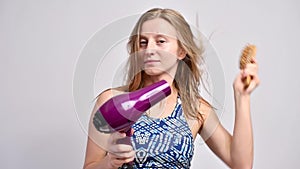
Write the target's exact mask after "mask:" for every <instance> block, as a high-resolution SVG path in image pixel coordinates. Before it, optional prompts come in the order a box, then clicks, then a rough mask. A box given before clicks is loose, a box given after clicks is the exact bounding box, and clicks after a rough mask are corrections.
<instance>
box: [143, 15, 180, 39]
mask: <svg viewBox="0 0 300 169" xmlns="http://www.w3.org/2000/svg"><path fill="white" fill-rule="evenodd" d="M140 34H141V35H144V36H147V35H152V34H154V35H165V36H170V37H173V38H176V37H177V32H176V29H175V28H174V27H173V26H172V25H171V24H170V23H169V22H167V21H166V20H164V19H161V18H155V19H151V20H148V21H145V22H144V23H143V24H142V27H141V32H140Z"/></svg>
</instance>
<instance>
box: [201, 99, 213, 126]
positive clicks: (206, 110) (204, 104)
mask: <svg viewBox="0 0 300 169" xmlns="http://www.w3.org/2000/svg"><path fill="white" fill-rule="evenodd" d="M199 100H200V113H201V115H202V117H203V121H204V122H205V121H206V119H207V117H208V116H209V114H210V113H211V112H212V111H214V108H213V106H212V105H211V104H210V103H209V102H208V101H207V100H205V99H204V98H200V99H199Z"/></svg>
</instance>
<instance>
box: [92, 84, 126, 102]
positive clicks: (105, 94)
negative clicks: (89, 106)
mask: <svg viewBox="0 0 300 169" xmlns="http://www.w3.org/2000/svg"><path fill="white" fill-rule="evenodd" d="M125 92H127V86H120V87H115V88H108V89H105V90H103V91H102V92H101V93H100V94H99V95H98V96H97V97H96V104H97V105H99V106H100V105H102V104H103V103H104V102H106V101H107V100H109V99H110V98H112V97H114V96H117V95H120V94H123V93H125Z"/></svg>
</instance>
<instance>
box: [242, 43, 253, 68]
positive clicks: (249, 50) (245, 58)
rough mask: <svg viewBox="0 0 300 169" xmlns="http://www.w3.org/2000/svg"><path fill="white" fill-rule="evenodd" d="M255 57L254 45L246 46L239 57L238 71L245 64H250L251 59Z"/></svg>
mask: <svg viewBox="0 0 300 169" xmlns="http://www.w3.org/2000/svg"><path fill="white" fill-rule="evenodd" d="M255 55H256V46H255V45H247V46H246V47H245V48H244V50H243V52H242V55H241V60H240V69H244V68H245V67H246V64H248V63H251V60H252V58H254V57H255Z"/></svg>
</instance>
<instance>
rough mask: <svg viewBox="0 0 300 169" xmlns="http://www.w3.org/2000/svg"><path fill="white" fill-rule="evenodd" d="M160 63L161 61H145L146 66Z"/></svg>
mask: <svg viewBox="0 0 300 169" xmlns="http://www.w3.org/2000/svg"><path fill="white" fill-rule="evenodd" d="M158 62H160V61H159V60H145V61H144V64H153V63H158Z"/></svg>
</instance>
